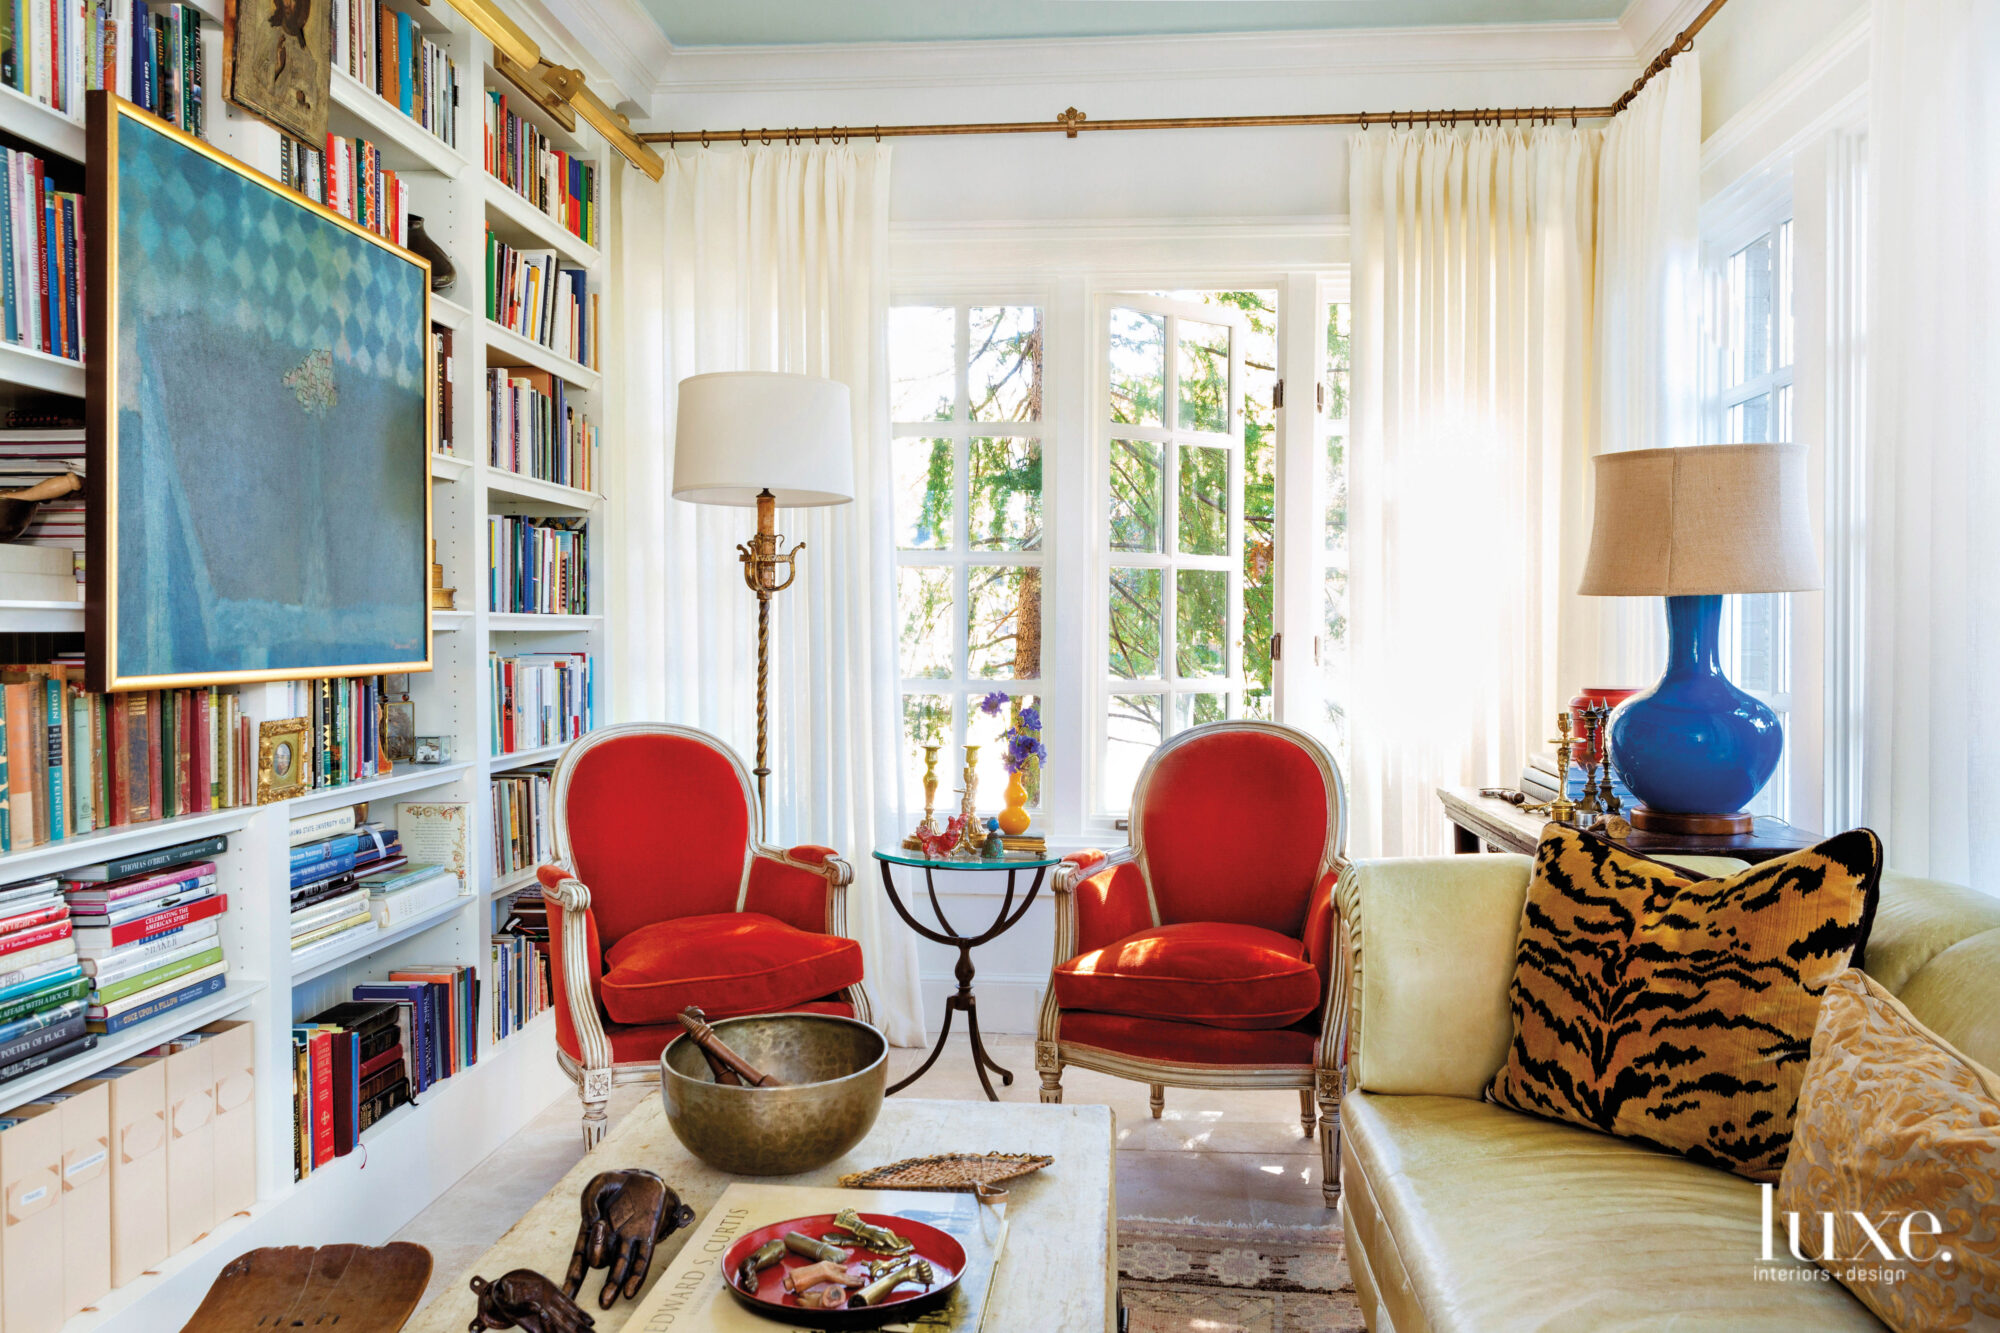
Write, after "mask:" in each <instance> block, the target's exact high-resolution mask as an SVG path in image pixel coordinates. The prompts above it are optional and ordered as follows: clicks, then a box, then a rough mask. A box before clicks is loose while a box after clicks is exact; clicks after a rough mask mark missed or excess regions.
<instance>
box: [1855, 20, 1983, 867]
mask: <svg viewBox="0 0 2000 1333" xmlns="http://www.w3.org/2000/svg"><path fill="white" fill-rule="evenodd" d="M1870 23H1871V41H1872V43H1873V51H1872V55H1871V67H1870V89H1869V117H1870V124H1869V132H1868V137H1869V150H1868V157H1869V172H1870V177H1871V180H1870V189H1871V192H1872V196H1873V197H1872V199H1871V201H1870V207H1871V218H1870V227H1869V231H1870V236H1869V246H1870V273H1869V279H1868V293H1869V296H1868V299H1869V307H1870V309H1869V314H1868V321H1869V329H1868V343H1869V375H1868V412H1869V419H1868V441H1869V451H1870V464H1869V475H1868V486H1867V488H1866V504H1867V519H1866V524H1865V530H1866V532H1867V560H1868V587H1867V606H1866V609H1865V612H1864V615H1863V624H1864V626H1865V627H1866V628H1865V631H1864V633H1865V636H1866V637H1865V643H1864V646H1863V652H1864V659H1865V676H1864V685H1863V690H1864V699H1865V707H1864V712H1863V716H1864V732H1863V735H1864V741H1863V774H1864V777H1863V782H1864V798H1863V800H1864V804H1863V815H1864V818H1865V820H1866V822H1867V823H1869V824H1870V825H1871V826H1873V827H1874V828H1875V830H1876V831H1877V832H1879V833H1880V834H1881V835H1882V838H1883V844H1884V847H1885V849H1886V851H1887V854H1888V857H1889V861H1890V864H1892V865H1894V866H1896V867H1897V868H1899V869H1903V870H1909V871H1912V872H1915V873H1919V874H1929V875H1934V876H1938V877H1940V878H1944V879H1950V880H1955V881H1957V882H1959V883H1970V884H1975V885H1979V886H1980V887H1982V888H1984V889H1985V890H1986V891H1987V892H1989V893H1994V892H2000V815H1996V813H1995V812H1996V811H2000V522H1996V521H1995V517H1994V516H1995V515H1996V513H2000V401H1997V400H1996V393H2000V325H1996V318H1995V311H1996V310H2000V260H1996V257H1995V254H1994V248H1993V245H1994V236H1995V235H1996V234H2000V77H1996V71H2000V6H1995V5H1994V4H1992V3H1990V0H1876V3H1875V6H1874V10H1873V12H1872V14H1871V18H1870Z"/></svg>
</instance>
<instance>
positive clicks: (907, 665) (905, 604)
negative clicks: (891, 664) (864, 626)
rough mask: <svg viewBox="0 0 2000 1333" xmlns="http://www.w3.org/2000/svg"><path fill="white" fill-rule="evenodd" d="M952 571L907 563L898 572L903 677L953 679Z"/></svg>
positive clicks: (897, 607) (897, 605)
mask: <svg viewBox="0 0 2000 1333" xmlns="http://www.w3.org/2000/svg"><path fill="white" fill-rule="evenodd" d="M951 603H952V596H951V570H949V569H942V568H938V567H936V566H931V565H905V566H904V567H903V568H901V569H899V570H897V571H896V609H897V611H898V612H899V613H900V614H901V616H902V620H903V652H902V670H903V679H905V680H920V679H923V678H926V677H938V678H941V679H946V680H948V679H950V678H951V668H952V652H953V649H952V624H951V611H952V606H951Z"/></svg>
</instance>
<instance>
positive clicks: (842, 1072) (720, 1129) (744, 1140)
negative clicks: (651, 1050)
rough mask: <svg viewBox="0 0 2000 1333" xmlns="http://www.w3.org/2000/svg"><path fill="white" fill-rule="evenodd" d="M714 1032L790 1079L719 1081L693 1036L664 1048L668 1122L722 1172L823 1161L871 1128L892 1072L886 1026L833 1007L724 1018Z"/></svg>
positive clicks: (760, 1171)
mask: <svg viewBox="0 0 2000 1333" xmlns="http://www.w3.org/2000/svg"><path fill="white" fill-rule="evenodd" d="M714 1028H715V1035H716V1036H717V1037H719V1038H720V1039H721V1040H722V1041H723V1043H724V1044H725V1045H727V1046H728V1047H729V1048H730V1049H731V1050H733V1051H735V1052H736V1053H737V1054H738V1055H740V1056H742V1057H743V1058H744V1059H745V1060H747V1061H748V1062H749V1063H750V1064H751V1065H753V1066H755V1067H756V1068H758V1069H760V1070H762V1071H764V1072H765V1073H767V1074H770V1075H771V1076H772V1077H774V1078H776V1079H777V1080H779V1082H781V1083H783V1084H784V1086H783V1087H779V1088H742V1087H731V1086H729V1085H727V1084H722V1083H717V1082H716V1081H715V1079H714V1078H713V1076H712V1075H711V1074H710V1073H709V1069H708V1062H707V1061H706V1060H705V1059H703V1058H702V1053H701V1048H700V1047H698V1046H696V1045H695V1042H694V1038H692V1037H690V1036H688V1035H687V1034H686V1033H682V1034H681V1035H680V1036H678V1037H675V1038H674V1039H673V1040H672V1041H670V1042H668V1043H667V1049H666V1050H664V1051H662V1052H661V1053H660V1096H661V1097H662V1098H663V1099H664V1100H665V1102H666V1105H667V1123H668V1124H669V1125H671V1126H672V1127H673V1131H674V1134H675V1136H676V1137H677V1138H679V1139H680V1141H681V1143H682V1144H683V1145H684V1146H685V1147H686V1148H687V1150H688V1151H689V1152H691V1153H693V1154H694V1155H695V1156H696V1157H699V1158H700V1159H701V1160H702V1161H704V1162H707V1163H708V1164H709V1165H710V1166H712V1167H714V1168H715V1169H716V1170H718V1171H727V1172H729V1173H730V1174H731V1175H738V1176H789V1175H796V1174H797V1173H798V1172H801V1171H811V1170H813V1169H815V1168H816V1167H822V1166H825V1165H826V1164H827V1163H828V1162H831V1161H833V1160H834V1159H835V1158H837V1157H839V1156H840V1155H841V1154H842V1153H844V1152H846V1151H847V1150H848V1149H850V1148H852V1147H853V1146H854V1145H855V1144H857V1143H859V1142H861V1140H862V1139H864V1138H866V1137H867V1136H868V1131H869V1130H870V1129H872V1128H874V1126H875V1117H876V1115H877V1114H879V1113H880V1112H881V1110H882V1097H883V1095H884V1089H885V1088H886V1086H887V1084H888V1079H889V1043H888V1041H887V1039H885V1038H884V1037H883V1036H882V1034H881V1033H880V1032H878V1031H877V1030H876V1029H874V1028H872V1027H870V1026H869V1025H868V1024H866V1023H863V1022H860V1021H858V1020H856V1019H852V1018H839V1017H836V1016H834V1015H832V1014H756V1015H752V1016H750V1017H747V1018H724V1019H718V1020H717V1021H716V1022H715V1024H714Z"/></svg>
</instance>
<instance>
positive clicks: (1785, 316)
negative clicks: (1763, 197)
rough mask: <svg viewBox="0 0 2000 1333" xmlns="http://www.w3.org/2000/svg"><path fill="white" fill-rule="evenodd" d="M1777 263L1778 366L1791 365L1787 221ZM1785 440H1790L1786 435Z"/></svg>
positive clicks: (1789, 229) (1780, 236)
mask: <svg viewBox="0 0 2000 1333" xmlns="http://www.w3.org/2000/svg"><path fill="white" fill-rule="evenodd" d="M1776 263H1777V269H1778V272H1777V281H1776V284H1775V285H1776V288H1777V298H1776V299H1777V306H1778V352H1777V356H1778V364H1779V365H1780V366H1789V365H1791V364H1792V356H1793V350H1792V287H1793V283H1792V224H1791V223H1790V222H1789V221H1787V222H1785V223H1784V224H1782V225H1781V226H1780V227H1779V228H1778V257H1777V260H1776ZM1785 438H1786V439H1787V440H1789V439H1791V438H1792V437H1791V436H1790V435H1786V436H1785Z"/></svg>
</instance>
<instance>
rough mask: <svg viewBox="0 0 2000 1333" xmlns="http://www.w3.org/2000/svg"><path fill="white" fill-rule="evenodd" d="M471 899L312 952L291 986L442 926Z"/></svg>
mask: <svg viewBox="0 0 2000 1333" xmlns="http://www.w3.org/2000/svg"><path fill="white" fill-rule="evenodd" d="M472 901H474V900H473V899H471V898H465V897H460V898H453V899H452V900H451V901H450V902H448V903H446V904H444V905H443V906H442V907H438V908H434V909H432V910H431V911H429V912H426V913H424V914H423V915H422V916H419V917H412V918H411V919H410V920H408V921H404V922H402V923H400V924H398V925H394V926H391V927H389V928H388V929H387V930H380V929H377V930H374V931H371V932H369V933H368V934H367V935H365V936H363V937H361V938H360V939H357V940H354V941H352V942H351V943H349V944H348V946H347V947H346V948H344V949H331V950H329V951H328V952H326V953H315V954H312V955H310V956H309V957H307V958H306V959H304V960H303V961H302V962H300V965H299V967H298V968H297V970H295V971H294V972H293V973H292V985H294V986H303V985H305V984H306V983H307V982H309V981H316V980H318V979H319V978H320V977H323V976H325V975H326V974H327V973H329V972H333V971H337V970H339V969H340V968H343V967H345V966H347V965H348V964H349V963H351V962H353V961H354V960H355V959H357V958H366V957H367V956H368V955H369V954H371V953H374V952H375V951H376V950H378V949H386V948H388V947H389V946H390V945H392V944H394V943H396V941H398V940H406V939H408V938H409V937H410V936H412V935H417V934H421V933H422V932H424V931H426V930H429V929H430V928H431V927H432V926H441V925H443V924H445V923H446V922H447V921H449V920H451V919H452V918H453V917H455V916H457V915H458V914H459V913H461V912H463V911H464V910H465V908H466V905H467V904H468V903H470V902H472Z"/></svg>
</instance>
